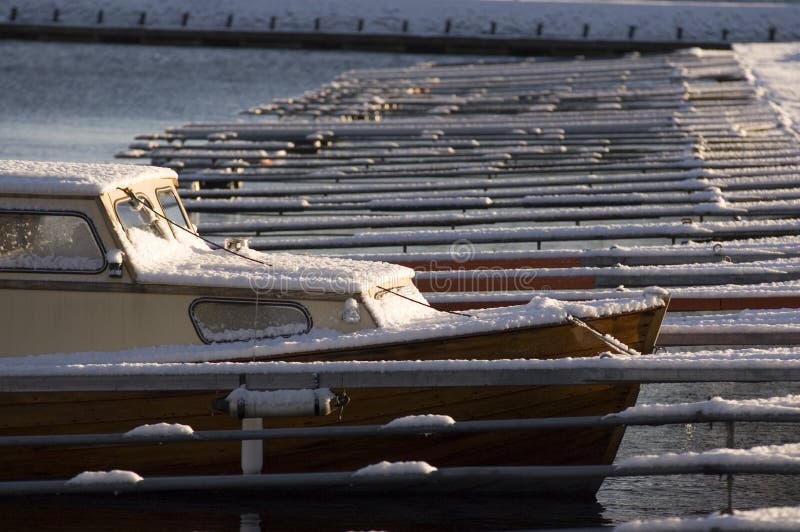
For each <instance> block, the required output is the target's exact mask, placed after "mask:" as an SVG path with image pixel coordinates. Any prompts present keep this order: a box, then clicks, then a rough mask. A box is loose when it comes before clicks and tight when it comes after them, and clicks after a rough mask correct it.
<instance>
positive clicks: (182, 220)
mask: <svg viewBox="0 0 800 532" xmlns="http://www.w3.org/2000/svg"><path fill="white" fill-rule="evenodd" d="M156 197H157V198H158V202H159V203H160V204H161V208H162V209H164V214H165V215H166V217H167V218H169V220H170V221H171V222H172V223H174V224H177V225H179V226H181V227H183V228H185V229H190V230H191V226H190V225H189V220H188V219H187V218H186V213H185V212H184V211H183V207H181V203H180V202H179V201H178V197H177V196H176V195H175V191H174V190H172V189H171V188H161V189H159V190H157V191H156ZM173 232H174V231H173Z"/></svg>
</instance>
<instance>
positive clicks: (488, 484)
mask: <svg viewBox="0 0 800 532" xmlns="http://www.w3.org/2000/svg"><path fill="white" fill-rule="evenodd" d="M734 474H735V475H792V476H794V475H798V474H800V465H799V464H783V463H766V464H765V463H760V462H758V461H754V462H752V463H749V464H737V465H727V464H711V465H705V464H699V465H695V464H691V465H650V466H614V465H608V466H606V465H587V466H514V467H480V466H474V467H452V468H441V469H436V470H435V471H431V472H429V473H417V474H413V473H412V474H401V475H366V474H358V472H331V473H285V474H278V473H274V474H257V475H203V476H178V477H149V478H142V479H141V480H135V481H125V480H122V481H118V482H109V481H106V482H85V483H84V482H77V481H70V480H67V481H64V480H29V481H5V482H0V495H4V496H21V495H34V494H51V495H55V494H67V493H73V494H74V493H84V494H87V493H108V492H114V493H117V494H119V493H144V492H155V491H186V490H191V491H209V490H281V491H282V490H319V489H325V488H328V489H330V488H337V489H341V490H342V491H343V492H345V491H346V492H372V493H381V492H383V493H385V492H386V491H387V490H392V491H394V490H401V491H402V492H404V493H408V492H412V491H422V492H425V491H433V492H437V493H440V492H447V491H462V490H467V489H469V490H472V491H478V492H491V491H508V490H510V489H513V490H514V491H515V492H517V493H524V492H536V491H541V490H542V488H541V486H540V485H539V483H540V482H545V481H559V483H563V482H569V481H580V480H591V479H597V480H598V481H601V480H602V479H603V478H608V477H637V476H654V475H659V476H667V475H734ZM537 488H538V489H537ZM547 489H550V487H548V488H547Z"/></svg>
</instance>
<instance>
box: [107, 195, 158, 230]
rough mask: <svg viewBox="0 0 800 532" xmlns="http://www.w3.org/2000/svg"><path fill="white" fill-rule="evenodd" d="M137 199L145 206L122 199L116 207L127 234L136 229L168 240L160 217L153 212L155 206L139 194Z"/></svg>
mask: <svg viewBox="0 0 800 532" xmlns="http://www.w3.org/2000/svg"><path fill="white" fill-rule="evenodd" d="M136 197H137V198H138V199H139V201H140V202H141V203H143V204H144V205H141V204H140V203H138V202H135V201H133V200H131V199H129V198H126V199H121V200H119V201H117V203H116V204H115V205H114V209H115V210H116V211H117V217H118V218H119V221H120V223H121V224H122V227H124V228H125V231H126V232H127V231H128V230H130V229H134V228H135V229H141V230H142V231H147V232H148V233H151V234H154V235H156V236H159V237H161V238H166V236H167V235H166V234H164V230H163V229H162V228H161V226H160V224H159V223H158V217H157V216H156V215H155V213H154V212H153V211H152V208H153V204H152V203H150V200H149V199H147V197H145V196H143V195H142V194H137V195H136Z"/></svg>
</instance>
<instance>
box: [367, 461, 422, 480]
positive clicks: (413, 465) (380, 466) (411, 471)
mask: <svg viewBox="0 0 800 532" xmlns="http://www.w3.org/2000/svg"><path fill="white" fill-rule="evenodd" d="M434 471H437V469H436V468H435V467H433V466H432V465H430V464H428V463H427V462H387V461H385V460H384V461H383V462H379V463H377V464H372V465H368V466H366V467H362V468H361V469H359V470H358V471H356V472H355V473H353V476H354V477H389V476H396V475H428V474H430V473H433V472H434Z"/></svg>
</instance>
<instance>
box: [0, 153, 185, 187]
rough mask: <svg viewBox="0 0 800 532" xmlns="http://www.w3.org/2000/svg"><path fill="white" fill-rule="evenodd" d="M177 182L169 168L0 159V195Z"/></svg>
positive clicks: (175, 176)
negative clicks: (161, 181) (159, 179)
mask: <svg viewBox="0 0 800 532" xmlns="http://www.w3.org/2000/svg"><path fill="white" fill-rule="evenodd" d="M163 177H167V178H172V179H177V177H178V176H177V174H175V172H173V171H172V170H170V169H168V168H159V167H157V166H142V165H135V164H100V163H64V162H37V161H13V160H0V193H6V194H58V195H72V194H93V195H94V194H100V193H102V192H106V191H108V190H112V189H114V188H117V187H124V186H130V185H133V184H135V183H138V182H140V181H144V180H147V179H157V178H163Z"/></svg>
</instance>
